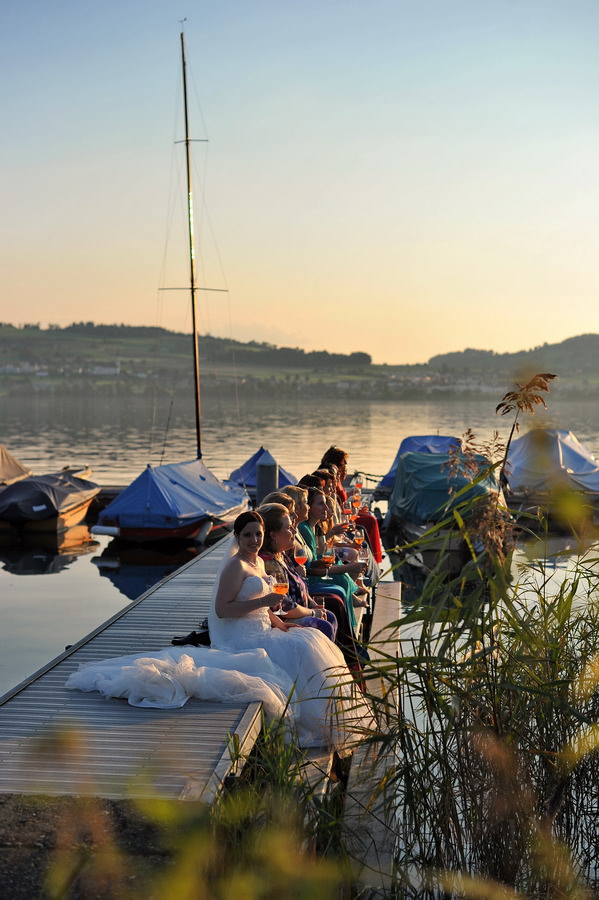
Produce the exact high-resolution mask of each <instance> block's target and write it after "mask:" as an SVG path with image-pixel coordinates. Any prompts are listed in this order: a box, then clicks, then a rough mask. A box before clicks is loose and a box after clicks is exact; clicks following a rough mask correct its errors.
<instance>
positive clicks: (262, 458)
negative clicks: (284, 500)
mask: <svg viewBox="0 0 599 900" xmlns="http://www.w3.org/2000/svg"><path fill="white" fill-rule="evenodd" d="M271 460H272V457H271V455H270V453H269V451H268V450H266V449H265V448H264V447H260V449H259V450H257V451H256V452H255V453H254V455H253V456H250V458H249V459H246V461H245V462H244V463H243V464H242V465H241V466H240V467H239V468H238V469H235V471H234V472H231V474H230V475H229V481H232V482H234V483H235V484H239V485H240V486H242V487H244V488H245V489H246V490H247V491H249V492H250V493H253V492H254V491H255V490H256V484H257V481H258V466H259V465H260V463H261V462H267V463H268V464H271ZM275 462H276V460H275ZM277 466H278V470H279V480H278V485H277V486H278V488H279V490H280V489H281V488H284V487H286V486H287V485H288V484H297V478H296V477H295V475H292V474H291V473H290V472H287V470H286V469H284V468H283V466H281V465H279V464H278V463H277Z"/></svg>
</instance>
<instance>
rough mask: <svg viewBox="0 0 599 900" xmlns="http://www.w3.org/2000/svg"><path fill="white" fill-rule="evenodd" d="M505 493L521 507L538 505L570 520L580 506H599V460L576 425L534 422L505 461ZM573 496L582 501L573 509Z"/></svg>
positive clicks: (593, 510) (593, 511)
mask: <svg viewBox="0 0 599 900" xmlns="http://www.w3.org/2000/svg"><path fill="white" fill-rule="evenodd" d="M505 495H506V500H507V502H508V505H509V507H510V509H511V510H512V511H514V512H516V513H530V514H533V515H534V514H536V513H537V512H538V511H540V512H542V513H543V515H545V516H546V517H549V518H550V519H551V521H552V522H557V523H560V522H561V524H562V525H567V524H568V522H567V519H568V517H569V516H570V515H571V514H572V513H573V512H574V514H575V517H579V515H580V513H581V512H582V511H583V509H582V508H583V507H584V508H585V509H586V513H587V514H588V515H589V516H590V517H593V516H596V515H597V511H598V510H599V464H598V463H597V460H596V459H595V457H594V456H593V454H592V453H591V451H590V450H589V449H588V447H586V446H585V445H584V444H583V443H582V442H581V441H580V440H579V439H578V438H577V437H576V436H575V435H574V434H573V433H572V432H571V431H567V430H560V429H556V428H533V429H531V430H530V431H528V432H527V433H526V434H523V435H522V436H521V437H519V438H517V439H516V440H515V441H513V442H512V444H511V446H510V448H509V451H508V457H507V463H506V467H505ZM568 497H574V498H575V499H576V500H577V501H578V502H577V503H576V504H575V507H577V508H576V509H573V507H572V504H570V503H569V502H568V499H567V498H568Z"/></svg>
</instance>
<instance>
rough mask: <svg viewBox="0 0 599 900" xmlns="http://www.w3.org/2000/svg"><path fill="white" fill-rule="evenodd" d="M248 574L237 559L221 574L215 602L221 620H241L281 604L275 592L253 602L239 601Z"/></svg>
mask: <svg viewBox="0 0 599 900" xmlns="http://www.w3.org/2000/svg"><path fill="white" fill-rule="evenodd" d="M246 574H247V573H246V572H245V571H244V569H243V566H242V565H241V563H239V562H238V560H236V559H232V560H231V562H230V563H229V564H228V565H227V566H225V568H224V569H223V571H222V572H221V576H220V581H219V584H218V589H217V592H216V598H215V601H214V609H215V612H216V615H217V616H218V617H219V619H240V618H241V617H242V616H246V615H247V614H248V613H249V612H254V611H255V610H256V609H261V608H262V607H263V606H276V605H277V604H278V603H279V602H280V600H281V598H280V596H279V595H278V594H275V593H274V592H272V593H268V594H264V595H263V596H262V597H254V598H253V599H251V600H238V595H239V591H240V590H241V586H242V584H243V581H244V579H245V577H246Z"/></svg>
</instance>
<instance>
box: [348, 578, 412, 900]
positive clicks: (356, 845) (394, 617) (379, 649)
mask: <svg viewBox="0 0 599 900" xmlns="http://www.w3.org/2000/svg"><path fill="white" fill-rule="evenodd" d="M400 616H401V584H400V583H399V582H397V581H380V582H379V583H378V585H377V587H376V603H375V607H374V615H373V619H372V626H371V630H370V644H369V653H370V658H371V660H372V662H373V664H374V666H375V667H376V663H377V657H378V658H379V660H382V661H383V662H384V661H387V660H389V659H390V658H391V659H393V658H394V657H395V656H396V654H398V653H399V652H400V642H399V638H400V635H399V628H398V627H397V626H396V625H395V623H396V622H397V621H398V620H399V618H400ZM372 676H373V672H372V670H371V672H370V678H369V677H368V670H367V672H366V677H367V691H368V693H370V694H372V695H374V696H378V697H379V698H381V699H384V701H385V703H386V705H387V715H388V716H389V717H390V718H391V719H392V718H393V716H395V715H397V710H398V699H399V698H398V697H397V695H396V694H395V693H394V692H393V690H392V689H390V688H389V685H388V684H387V683H386V682H385V681H384V680H383V679H382V678H377V677H372ZM380 725H381V726H382V727H383V728H384V727H385V725H384V723H380ZM394 765H395V758H394V750H393V749H392V748H389V749H388V750H386V751H385V752H381V749H380V747H379V746H378V745H377V744H368V743H365V744H363V745H361V746H360V747H358V748H357V749H356V751H355V752H354V756H353V759H352V764H351V769H350V773H349V778H348V784H347V791H346V800H345V814H344V820H343V827H344V837H345V845H346V847H347V851H348V853H349V856H350V858H351V861H352V866H353V871H354V876H355V879H356V882H358V883H360V884H363V885H367V886H368V889H369V893H368V896H369V897H372V898H374V897H377V896H381V897H385V896H388V894H387V893H386V892H387V890H388V889H390V888H391V885H392V881H393V859H394V849H395V841H396V836H397V828H396V824H395V799H394V788H393V786H391V787H388V788H386V789H383V791H380V790H379V788H380V785H381V784H384V783H385V780H384V776H385V774H386V772H387V771H388V770H389V769H392V768H393V766H394Z"/></svg>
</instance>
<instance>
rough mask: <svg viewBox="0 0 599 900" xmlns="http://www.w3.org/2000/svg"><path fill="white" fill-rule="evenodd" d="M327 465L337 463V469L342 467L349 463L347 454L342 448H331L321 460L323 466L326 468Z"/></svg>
mask: <svg viewBox="0 0 599 900" xmlns="http://www.w3.org/2000/svg"><path fill="white" fill-rule="evenodd" d="M327 463H335V465H336V466H337V467H339V466H342V465H343V463H347V453H346V452H345V450H342V449H341V447H333V446H332V447H329V449H328V450H327V452H326V453H325V454H324V456H323V457H322V459H321V460H320V465H321V466H326V464H327Z"/></svg>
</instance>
